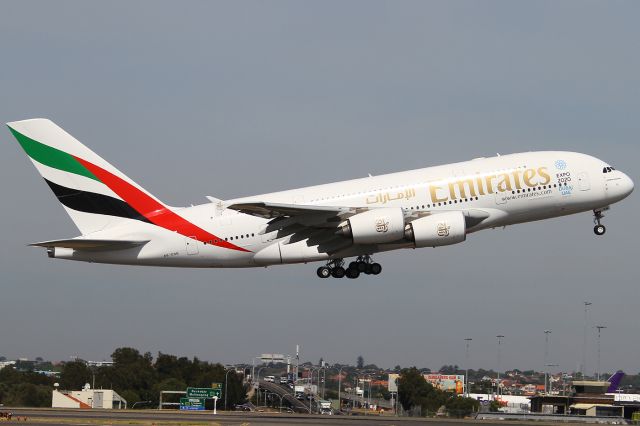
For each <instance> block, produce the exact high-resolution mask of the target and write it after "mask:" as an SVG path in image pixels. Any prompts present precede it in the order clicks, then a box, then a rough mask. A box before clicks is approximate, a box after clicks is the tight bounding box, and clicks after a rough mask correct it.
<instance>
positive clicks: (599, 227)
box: [593, 210, 607, 235]
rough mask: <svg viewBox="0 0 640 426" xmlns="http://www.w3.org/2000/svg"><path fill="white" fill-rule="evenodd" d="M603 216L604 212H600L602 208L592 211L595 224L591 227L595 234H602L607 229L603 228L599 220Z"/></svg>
mask: <svg viewBox="0 0 640 426" xmlns="http://www.w3.org/2000/svg"><path fill="white" fill-rule="evenodd" d="M603 217H604V213H603V212H602V210H594V211H593V222H594V223H595V224H596V226H594V227H593V232H594V233H595V234H596V235H604V233H605V232H606V231H607V228H605V226H604V225H603V224H601V223H600V220H601V219H602V218H603Z"/></svg>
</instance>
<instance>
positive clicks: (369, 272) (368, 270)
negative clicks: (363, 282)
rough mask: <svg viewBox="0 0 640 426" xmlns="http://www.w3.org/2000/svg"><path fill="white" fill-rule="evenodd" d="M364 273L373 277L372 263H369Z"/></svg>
mask: <svg viewBox="0 0 640 426" xmlns="http://www.w3.org/2000/svg"><path fill="white" fill-rule="evenodd" d="M364 273H365V274H367V275H371V263H367V264H366V265H365V268H364Z"/></svg>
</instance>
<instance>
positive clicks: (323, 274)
mask: <svg viewBox="0 0 640 426" xmlns="http://www.w3.org/2000/svg"><path fill="white" fill-rule="evenodd" d="M317 274H318V276H319V277H320V278H329V277H330V276H331V269H329V268H327V267H326V266H321V267H319V268H318V271H317Z"/></svg>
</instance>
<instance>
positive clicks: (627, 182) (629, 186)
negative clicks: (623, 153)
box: [620, 173, 633, 197]
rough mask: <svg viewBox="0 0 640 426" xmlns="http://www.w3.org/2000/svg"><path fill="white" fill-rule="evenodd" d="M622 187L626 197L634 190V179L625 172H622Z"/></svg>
mask: <svg viewBox="0 0 640 426" xmlns="http://www.w3.org/2000/svg"><path fill="white" fill-rule="evenodd" d="M620 186H621V187H622V191H623V194H624V196H625V197H628V196H629V194H631V193H632V192H633V180H631V178H630V177H629V176H627V175H626V174H625V173H622V183H621V184H620Z"/></svg>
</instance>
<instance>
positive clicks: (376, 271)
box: [371, 263, 382, 275]
mask: <svg viewBox="0 0 640 426" xmlns="http://www.w3.org/2000/svg"><path fill="white" fill-rule="evenodd" d="M380 272H382V265H380V264H379V263H372V264H371V273H372V274H373V275H378V274H379V273H380Z"/></svg>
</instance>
